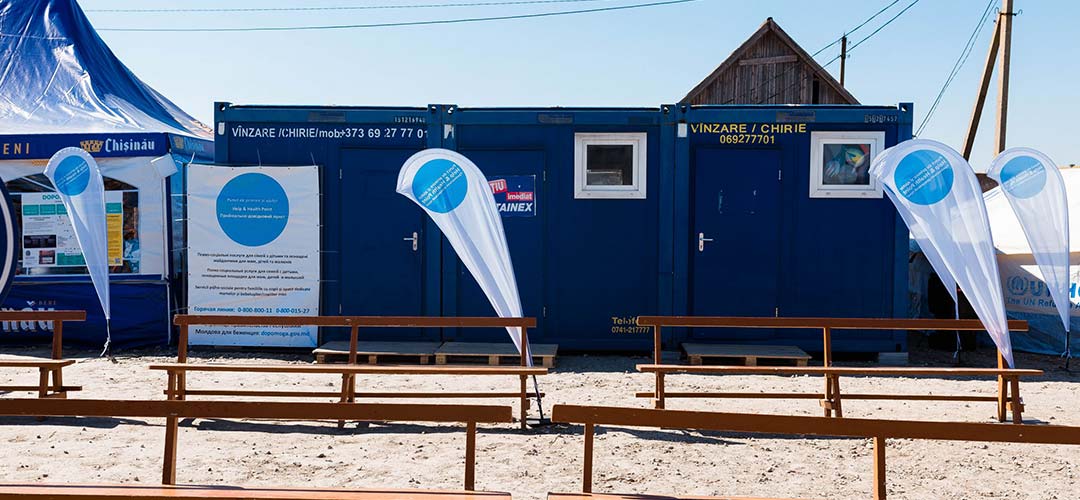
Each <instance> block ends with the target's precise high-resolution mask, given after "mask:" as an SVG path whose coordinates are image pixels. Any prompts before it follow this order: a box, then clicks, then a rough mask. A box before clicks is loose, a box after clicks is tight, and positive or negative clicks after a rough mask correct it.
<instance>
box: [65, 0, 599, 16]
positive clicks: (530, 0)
mask: <svg viewBox="0 0 1080 500" xmlns="http://www.w3.org/2000/svg"><path fill="white" fill-rule="evenodd" d="M603 1H608V0H514V1H487V2H455V3H426V4H389V5H339V6H326V7H207V8H175V9H83V10H84V12H107V13H110V14H136V13H137V14H166V13H167V14H176V13H189V12H198V13H211V12H212V13H230V12H249V13H250V12H321V11H335V10H338V11H340V10H389V9H438V8H450V7H501V6H513V5H538V4H553V3H583V2H603Z"/></svg>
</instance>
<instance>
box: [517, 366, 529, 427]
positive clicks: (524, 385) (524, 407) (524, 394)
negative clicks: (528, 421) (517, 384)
mask: <svg viewBox="0 0 1080 500" xmlns="http://www.w3.org/2000/svg"><path fill="white" fill-rule="evenodd" d="M519 378H520V379H521V428H522V429H524V428H526V425H525V417H526V412H527V411H528V408H529V395H528V382H527V380H528V378H527V377H526V376H525V375H520V376H519Z"/></svg>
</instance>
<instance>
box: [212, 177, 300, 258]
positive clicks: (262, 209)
mask: <svg viewBox="0 0 1080 500" xmlns="http://www.w3.org/2000/svg"><path fill="white" fill-rule="evenodd" d="M217 220H218V225H220V226H221V230H222V231H224V232H225V235H226V236H228V237H229V238H230V239H232V240H233V241H235V242H237V243H239V244H241V245H244V246H248V247H257V246H262V245H265V244H267V243H270V242H271V241H274V240H275V239H277V237H278V236H281V232H282V231H284V230H285V225H286V224H288V222H289V198H288V196H286V195H285V190H284V189H282V187H281V184H278V182H277V181H275V180H274V179H272V178H271V177H270V176H268V175H266V174H258V173H249V174H243V175H238V176H236V177H234V178H233V179H232V180H231V181H229V182H227V183H226V184H225V187H223V188H221V192H220V193H218V198H217Z"/></svg>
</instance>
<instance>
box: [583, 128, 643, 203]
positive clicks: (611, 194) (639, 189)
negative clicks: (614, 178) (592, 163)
mask: <svg viewBox="0 0 1080 500" xmlns="http://www.w3.org/2000/svg"><path fill="white" fill-rule="evenodd" d="M648 140H649V134H647V133H645V132H615V133H602V134H594V133H578V134H574V198H575V199H635V200H643V199H645V197H646V190H645V186H646V184H647V181H648V161H647V158H648V154H647V153H648V151H647V150H646V144H647V143H648ZM591 145H609V146H631V147H633V156H632V158H633V162H634V163H633V166H632V167H631V168H632V172H633V177H634V182H633V184H631V185H629V186H589V185H587V184H586V181H587V179H588V176H587V172H586V167H587V166H588V165H589V163H588V161H586V160H587V158H586V155H587V154H588V151H589V146H591Z"/></svg>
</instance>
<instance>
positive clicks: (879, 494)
mask: <svg viewBox="0 0 1080 500" xmlns="http://www.w3.org/2000/svg"><path fill="white" fill-rule="evenodd" d="M874 500H885V438H883V437H881V436H875V437H874Z"/></svg>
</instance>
